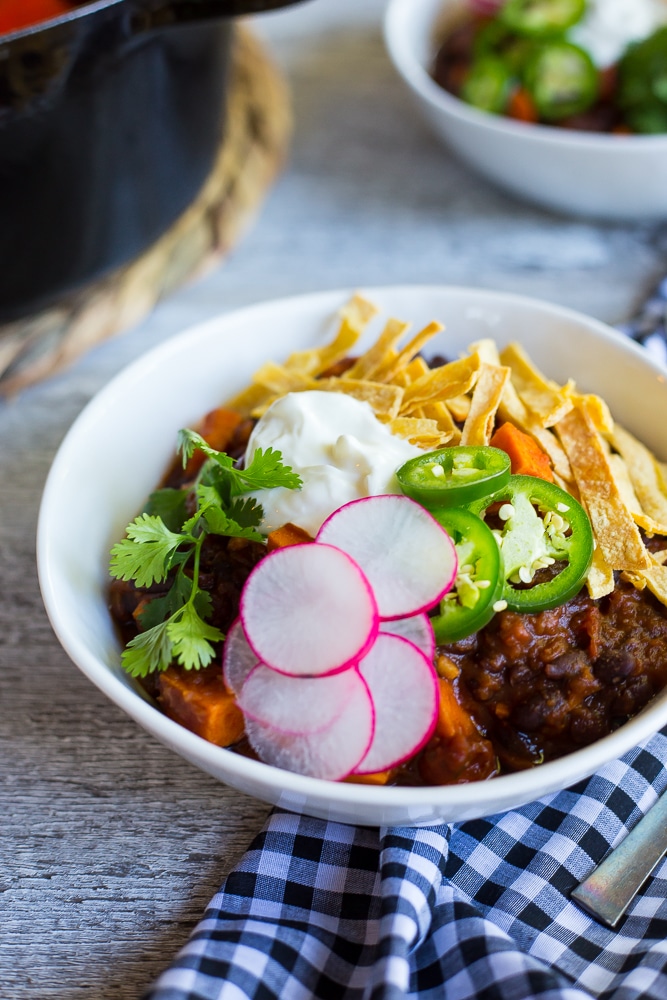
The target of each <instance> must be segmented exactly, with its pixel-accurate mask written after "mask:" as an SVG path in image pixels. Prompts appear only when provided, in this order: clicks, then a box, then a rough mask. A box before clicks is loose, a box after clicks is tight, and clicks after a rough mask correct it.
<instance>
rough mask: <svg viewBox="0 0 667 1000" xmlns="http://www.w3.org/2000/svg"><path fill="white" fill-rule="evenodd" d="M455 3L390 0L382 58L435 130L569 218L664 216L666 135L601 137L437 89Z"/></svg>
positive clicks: (491, 172)
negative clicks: (530, 120)
mask: <svg viewBox="0 0 667 1000" xmlns="http://www.w3.org/2000/svg"><path fill="white" fill-rule="evenodd" d="M460 7H461V0H390V2H389V4H388V7H387V11H386V15H385V42H386V45H387V49H388V51H389V55H390V57H391V59H392V61H393V63H394V65H395V67H396V69H397V70H398V72H399V74H400V76H401V77H402V78H403V80H404V81H405V83H406V84H407V86H408V87H409V88H410V91H411V92H412V94H413V96H414V97H415V98H416V100H417V103H418V105H419V107H420V108H421V111H422V113H423V114H424V116H425V117H426V119H427V121H428V122H429V123H430V125H431V126H432V128H433V129H434V131H435V133H436V134H437V135H438V136H439V137H440V138H441V139H443V140H444V141H445V143H446V144H447V145H448V146H449V147H450V148H451V149H452V150H453V151H454V152H455V153H457V154H458V155H459V156H460V157H461V158H462V159H463V160H465V161H466V162H468V163H470V165H471V166H473V167H474V168H475V169H476V170H478V171H479V173H480V174H483V175H484V176H485V177H487V178H488V179H489V180H490V181H493V182H494V183H495V184H498V185H499V186H501V187H503V188H505V189H506V190H507V191H509V192H511V193H512V194H514V195H516V196H518V197H519V198H524V199H527V200H529V201H532V202H536V203H537V204H540V205H543V206H544V207H546V208H550V209H555V210H556V211H560V212H566V213H568V214H573V215H584V216H591V217H597V218H602V219H610V220H623V221H639V220H649V219H659V218H665V217H667V135H629V136H625V135H606V134H602V133H594V132H575V131H574V130H572V129H564V128H556V127H552V126H546V125H531V124H525V123H524V122H518V121H514V120H512V119H510V118H503V117H501V116H499V115H492V114H488V113H486V112H484V111H478V110H477V109H476V108H473V107H471V106H470V105H468V104H465V103H464V102H463V101H460V100H458V98H456V97H453V96H452V95H451V94H449V93H447V92H446V91H445V90H443V89H442V87H440V86H439V85H438V84H437V83H436V82H435V81H434V80H433V79H432V77H431V75H430V69H431V65H432V62H433V59H434V56H435V53H436V51H437V47H438V43H439V42H440V41H441V39H442V37H443V26H446V23H447V16H448V14H449V15H450V16H451V14H452V13H455V12H456V10H457V9H460Z"/></svg>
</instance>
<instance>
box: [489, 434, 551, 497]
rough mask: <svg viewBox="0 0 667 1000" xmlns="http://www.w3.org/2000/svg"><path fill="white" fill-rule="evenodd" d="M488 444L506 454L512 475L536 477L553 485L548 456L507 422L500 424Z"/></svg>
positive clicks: (535, 443)
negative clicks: (510, 464)
mask: <svg viewBox="0 0 667 1000" xmlns="http://www.w3.org/2000/svg"><path fill="white" fill-rule="evenodd" d="M489 444H490V445H491V447H492V448H500V449H501V450H502V451H505V452H507V454H508V455H509V457H510V462H511V463H512V473H513V475H515V476H537V478H538V479H546V481H547V482H548V483H553V481H554V476H553V472H552V471H551V463H550V461H549V456H548V455H547V453H546V452H545V451H542V449H541V448H540V446H539V444H537V442H536V441H533V439H532V437H530V436H529V435H528V434H525V433H524V432H523V431H520V430H519V428H518V427H515V426H514V424H511V423H510V422H509V421H508V422H507V423H504V424H502V425H501V426H500V427H499V428H498V430H497V431H496V432H495V434H494V435H493V437H492V438H491V440H490V441H489Z"/></svg>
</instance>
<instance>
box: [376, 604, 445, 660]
mask: <svg viewBox="0 0 667 1000" xmlns="http://www.w3.org/2000/svg"><path fill="white" fill-rule="evenodd" d="M380 632H389V633H391V635H401V636H403V638H404V639H407V640H408V642H411V643H412V644H413V645H414V646H416V647H417V649H421V651H422V653H423V654H424V656H426V657H427V658H428V659H429V660H432V659H433V657H434V656H435V635H434V634H433V626H432V625H431V619H430V618H429V616H428V615H427V614H419V615H410V617H409V618H393V619H392V620H391V621H386V622H380Z"/></svg>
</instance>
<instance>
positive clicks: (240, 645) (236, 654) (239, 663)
mask: <svg viewBox="0 0 667 1000" xmlns="http://www.w3.org/2000/svg"><path fill="white" fill-rule="evenodd" d="M258 663H259V660H258V659H257V656H256V655H255V653H253V651H252V649H251V648H250V646H249V645H248V640H247V639H246V637H245V632H244V631H243V625H242V624H241V619H240V618H237V619H236V620H235V621H234V622H232V624H231V625H230V626H229V628H228V629H227V637H226V639H225V645H224V647H223V650H222V678H223V680H224V682H225V684H226V685H227V687H228V688H229V690H230V691H231V692H232V694H233V695H236V697H237V698H238V696H239V694H240V692H241V688H242V687H243V684H244V682H245V679H246V677H247V676H248V674H249V673H250V671H251V670H253V669H254V667H256V666H257V664H258Z"/></svg>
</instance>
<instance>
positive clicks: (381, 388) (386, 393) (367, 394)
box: [315, 372, 404, 420]
mask: <svg viewBox="0 0 667 1000" xmlns="http://www.w3.org/2000/svg"><path fill="white" fill-rule="evenodd" d="M315 387H316V388H317V389H320V390H321V391H322V392H342V393H345V395H346V396H353V397H354V398H355V399H359V400H361V401H362V402H364V403H370V405H371V407H372V408H373V410H374V412H375V414H376V416H383V417H387V418H388V419H390V420H393V419H394V418H395V417H397V416H398V413H399V410H400V407H401V401H402V399H403V392H404V390H403V389H402V388H401V386H399V385H384V384H383V383H382V382H370V381H367V380H365V379H352V378H348V377H347V372H346V373H345V375H344V376H343V377H342V378H322V379H318V381H317V383H316V386H315Z"/></svg>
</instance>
